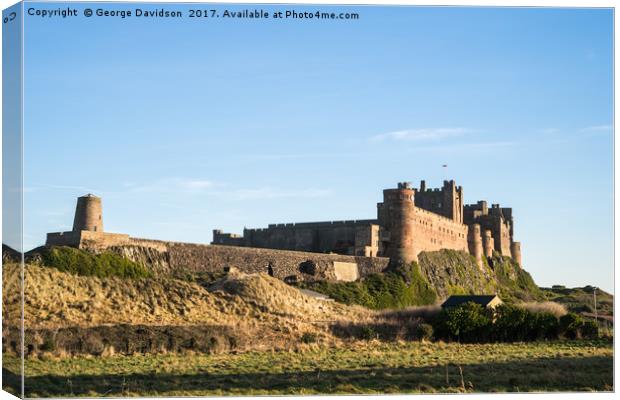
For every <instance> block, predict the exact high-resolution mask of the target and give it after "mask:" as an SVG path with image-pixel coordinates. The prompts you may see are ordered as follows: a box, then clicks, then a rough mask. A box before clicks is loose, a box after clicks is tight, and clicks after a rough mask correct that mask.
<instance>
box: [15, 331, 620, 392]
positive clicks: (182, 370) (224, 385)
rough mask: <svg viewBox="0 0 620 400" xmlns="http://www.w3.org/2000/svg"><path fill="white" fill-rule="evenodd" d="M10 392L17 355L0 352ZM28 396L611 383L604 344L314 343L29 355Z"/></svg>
mask: <svg viewBox="0 0 620 400" xmlns="http://www.w3.org/2000/svg"><path fill="white" fill-rule="evenodd" d="M4 363H5V369H4V370H3V374H4V388H5V389H8V390H9V391H11V392H13V393H15V392H16V391H18V388H19V384H20V379H19V370H20V360H19V358H16V357H11V356H6V357H5V358H4ZM25 374H26V379H25V385H26V396H27V397H51V396H53V397H66V396H90V397H97V396H102V395H105V396H200V395H236V394H243V395H260V394H273V395H278V394H296V395H300V394H312V393H326V394H333V393H399V392H400V393H407V392H409V393H412V392H430V393H433V392H517V391H520V392H523V391H594V390H597V391H611V390H613V386H612V385H613V346H612V343H611V341H602V340H593V341H585V340H582V341H577V342H575V341H560V342H548V343H547V342H535V343H527V344H524V343H516V344H468V345H464V344H457V343H451V344H446V343H441V342H440V343H419V342H412V343H404V344H395V343H378V342H372V343H359V342H358V343H350V344H348V345H345V346H341V347H339V348H328V347H322V346H320V345H316V344H311V345H306V346H305V347H300V349H298V350H297V351H294V352H249V353H242V354H216V355H190V354H181V355H152V356H114V357H97V358H81V357H80V358H63V359H27V360H26V366H25Z"/></svg>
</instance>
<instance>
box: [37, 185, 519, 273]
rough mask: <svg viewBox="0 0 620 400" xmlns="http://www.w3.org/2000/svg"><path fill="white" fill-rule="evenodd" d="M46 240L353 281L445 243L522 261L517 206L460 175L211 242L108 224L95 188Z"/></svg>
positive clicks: (149, 260)
mask: <svg viewBox="0 0 620 400" xmlns="http://www.w3.org/2000/svg"><path fill="white" fill-rule="evenodd" d="M46 245H47V246H72V247H77V248H82V249H87V250H90V251H94V252H100V251H104V250H107V251H114V252H117V253H120V254H122V255H124V256H126V257H128V258H130V259H133V260H134V261H136V262H140V263H143V264H146V265H150V266H153V267H154V268H155V269H158V270H160V271H163V272H166V273H170V272H175V271H176V272H178V273H184V272H198V271H220V270H222V269H225V268H228V267H232V266H234V267H236V268H239V269H241V270H243V271H246V272H265V273H269V274H270V275H272V276H275V277H277V278H280V279H284V280H287V279H291V280H307V279H328V280H347V281H352V280H357V279H359V278H360V277H364V276H367V275H369V274H372V273H376V272H381V271H383V270H384V269H385V268H387V266H388V265H389V264H394V263H401V262H412V261H417V258H418V254H420V252H423V251H436V250H440V249H453V250H462V251H465V252H469V253H470V254H471V255H473V256H474V257H475V259H476V261H477V263H478V265H480V266H482V263H483V258H484V257H490V256H491V255H492V253H493V252H494V251H495V252H497V253H499V254H501V255H503V256H507V257H512V258H513V259H514V260H515V261H516V262H517V263H519V264H521V248H520V243H519V242H515V241H514V240H513V217H512V209H510V208H501V207H500V206H499V205H496V204H494V205H492V206H491V208H488V207H487V203H486V202H485V201H479V202H478V203H476V204H472V205H464V204H463V188H462V187H460V186H458V187H457V186H456V185H455V183H454V181H444V184H443V187H442V188H441V189H427V188H426V184H425V182H424V181H422V182H421V183H420V188H419V189H416V188H413V187H412V186H411V184H410V183H399V184H398V186H397V187H396V188H394V189H386V190H384V191H383V202H381V203H378V204H377V218H376V219H365V220H355V221H331V222H306V223H291V224H275V225H269V226H268V227H267V228H262V229H245V230H244V232H243V236H239V235H234V234H230V233H222V232H221V231H219V230H215V231H213V242H212V244H210V245H207V244H191V243H179V242H168V241H161V240H153V239H140V238H134V237H130V236H129V235H127V234H120V233H109V232H104V230H103V211H102V201H101V198H99V197H97V196H94V195H91V194H89V195H86V196H82V197H80V198H78V202H77V206H76V210H75V217H74V221H73V229H72V230H71V231H68V232H56V233H48V234H47V242H46Z"/></svg>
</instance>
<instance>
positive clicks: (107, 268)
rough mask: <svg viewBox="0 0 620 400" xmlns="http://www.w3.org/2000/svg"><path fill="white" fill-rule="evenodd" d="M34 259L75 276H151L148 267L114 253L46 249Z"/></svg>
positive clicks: (55, 248) (63, 248)
mask: <svg viewBox="0 0 620 400" xmlns="http://www.w3.org/2000/svg"><path fill="white" fill-rule="evenodd" d="M32 257H36V258H37V259H38V261H39V262H40V263H41V264H43V265H44V266H46V267H52V268H56V269H57V270H59V271H61V272H68V273H70V274H74V275H82V276H96V277H98V278H108V277H112V276H116V277H120V278H133V279H135V278H147V277H150V276H151V272H150V271H149V270H148V269H147V268H146V267H144V266H142V265H140V264H137V263H135V262H133V261H131V260H128V259H126V258H124V257H122V256H120V255H118V254H115V253H112V252H103V253H100V254H93V253H91V252H88V251H84V250H79V249H75V248H73V247H64V246H60V247H44V248H42V249H41V250H40V251H37V252H36V254H35V255H33V256H32Z"/></svg>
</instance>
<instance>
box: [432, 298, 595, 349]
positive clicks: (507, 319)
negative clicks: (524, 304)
mask: <svg viewBox="0 0 620 400" xmlns="http://www.w3.org/2000/svg"><path fill="white" fill-rule="evenodd" d="M433 328H434V332H435V334H434V336H435V338H438V339H444V340H456V341H459V342H464V343H484V342H517V341H518V342H522V341H534V340H548V339H559V338H569V339H581V338H587V339H595V338H597V337H598V335H599V331H598V326H597V325H596V324H595V323H594V322H593V321H589V320H587V321H586V320H584V319H583V318H582V317H580V316H579V315H577V314H575V313H568V314H566V315H564V316H562V317H560V318H558V317H556V316H555V315H553V314H551V313H549V312H532V311H529V310H527V309H524V308H521V307H516V306H512V305H508V304H502V305H500V306H498V307H497V308H496V310H495V311H491V310H488V309H485V308H483V307H482V306H481V305H479V304H475V303H466V304H463V305H462V306H459V307H455V308H452V309H448V310H442V311H441V313H439V315H437V316H435V317H434V318H433Z"/></svg>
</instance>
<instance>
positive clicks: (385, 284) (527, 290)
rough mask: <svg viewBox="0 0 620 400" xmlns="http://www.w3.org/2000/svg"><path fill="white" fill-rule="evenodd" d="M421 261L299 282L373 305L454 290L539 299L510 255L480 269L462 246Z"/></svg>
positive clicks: (404, 303) (428, 298) (395, 304)
mask: <svg viewBox="0 0 620 400" xmlns="http://www.w3.org/2000/svg"><path fill="white" fill-rule="evenodd" d="M419 259H420V261H419V264H418V263H412V264H411V265H408V266H399V267H397V268H392V269H390V270H388V271H386V272H385V273H382V274H373V275H370V276H368V277H366V278H364V279H363V280H361V281H358V282H305V283H302V284H301V286H302V287H305V288H307V289H311V290H315V291H317V292H320V293H323V294H326V295H328V296H330V297H332V298H333V299H335V300H336V301H339V302H342V303H345V304H359V305H362V306H365V307H368V308H373V309H386V308H404V307H408V306H419V305H428V304H433V303H435V302H436V301H437V300H438V299H439V298H445V297H447V296H450V295H452V294H493V293H498V294H499V296H500V297H501V298H502V299H503V300H504V301H508V302H511V301H516V300H519V301H529V300H540V299H542V298H543V293H542V292H541V290H540V289H539V288H538V286H536V284H535V283H534V280H533V279H532V277H531V276H530V274H528V273H527V272H526V271H524V270H523V269H521V268H520V267H519V265H517V264H516V263H515V262H514V261H513V260H512V259H510V258H507V257H502V256H499V255H497V254H496V255H494V256H493V257H492V258H490V259H489V260H484V265H483V267H482V268H480V267H478V265H476V261H475V259H474V258H473V257H472V256H471V255H469V254H467V253H465V252H462V251H455V250H440V251H436V252H429V253H424V252H423V253H421V254H420V256H419Z"/></svg>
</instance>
